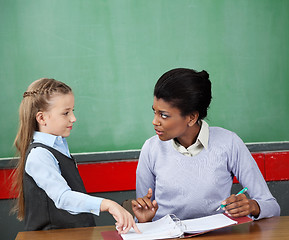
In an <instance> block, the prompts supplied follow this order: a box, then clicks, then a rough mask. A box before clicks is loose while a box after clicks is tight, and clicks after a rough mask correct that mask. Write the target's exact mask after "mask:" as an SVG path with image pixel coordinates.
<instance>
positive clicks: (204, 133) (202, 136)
mask: <svg viewBox="0 0 289 240" xmlns="http://www.w3.org/2000/svg"><path fill="white" fill-rule="evenodd" d="M201 122H202V125H201V130H200V132H199V135H198V138H197V140H199V141H200V142H201V144H202V145H203V146H204V148H205V149H208V143H209V125H208V123H207V122H205V121H204V120H201Z"/></svg>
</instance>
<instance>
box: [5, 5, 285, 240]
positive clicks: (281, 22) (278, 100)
mask: <svg viewBox="0 0 289 240" xmlns="http://www.w3.org/2000/svg"><path fill="white" fill-rule="evenodd" d="M288 9H289V1H287V0H278V1H272V0H255V1H251V0H236V1H232V0H218V1H215V0H182V1H178V0H138V1H135V0H99V1H94V0H86V1H82V0H73V1H71V0H61V1H58V0H49V1H47V0H25V1H21V0H10V1H5V0H0V49H1V54H0V65H1V68H0V69H1V70H0V84H1V94H0V101H1V105H0V111H1V118H0V131H1V134H0V165H1V162H5V161H6V160H7V159H4V158H8V159H10V158H11V157H13V156H14V154H15V150H14V149H13V148H12V144H13V140H14V137H15V135H16V132H17V127H18V113H17V111H18V106H19V104H20V102H21V99H22V94H23V92H24V91H25V90H26V88H27V86H28V85H29V84H30V83H31V82H32V81H34V80H36V79H39V78H41V77H51V78H55V79H57V80H60V81H64V82H65V83H67V84H68V85H70V86H71V87H72V88H73V90H74V94H75V99H76V105H75V115H76V117H77V122H76V124H75V126H74V128H73V130H72V134H71V136H70V137H69V139H68V142H69V145H70V150H71V152H72V153H80V154H83V155H85V154H86V153H88V156H91V154H93V153H98V152H104V153H106V152H107V151H118V150H123V151H125V152H129V150H133V149H140V148H141V146H142V144H143V143H144V141H145V139H147V138H148V137H150V136H152V135H153V134H154V132H153V128H152V124H151V121H152V117H153V115H152V110H151V105H152V92H153V87H154V84H155V82H156V81H157V79H158V78H159V77H160V76H161V75H162V74H163V73H164V72H165V71H167V70H169V69H172V68H175V67H188V68H195V69H196V70H203V69H205V70H207V71H208V72H209V74H210V79H211V81H212V84H213V101H212V104H211V107H210V109H209V113H208V118H207V119H206V120H207V121H208V123H209V124H210V125H212V126H213V125H215V126H221V127H224V128H227V129H229V130H232V131H234V132H236V133H237V134H238V135H239V136H240V137H241V138H242V139H243V141H244V142H246V143H248V142H253V143H256V142H263V143H265V144H266V143H268V142H270V143H271V142H277V143H278V144H279V143H280V144H282V143H283V142H284V141H285V142H287V141H289V129H288V124H287V119H288V118H289V111H288V102H289V81H288V78H289V68H288V61H289V54H288V42H289V29H288V27H287V26H288V24H289V11H288ZM286 149H287V150H288V148H286ZM286 149H282V150H286ZM271 150H272V151H275V150H276V151H279V150H280V149H278V148H276V149H271ZM271 150H270V151H271ZM109 156H111V155H109ZM86 160H87V159H86ZM111 160H113V158H109V157H108V158H106V159H105V160H104V161H111ZM286 161H287V160H286ZM4 165H5V164H3V166H4ZM280 169H282V165H280ZM286 169H288V168H285V170H286ZM283 170H284V168H283ZM235 186H236V188H237V187H238V184H237V183H236V184H235V185H234V186H233V187H235ZM268 186H269V188H270V190H271V191H272V193H273V195H274V196H276V197H277V198H278V199H281V200H280V201H281V204H282V206H284V207H283V209H285V211H284V210H283V212H282V214H286V215H288V209H289V208H288V199H287V198H286V197H287V196H288V194H287V195H286V194H285V195H284V191H285V190H286V191H288V180H285V181H284V180H280V179H279V180H276V181H269V182H268ZM2 190H3V188H0V192H2ZM233 190H234V189H233ZM233 192H235V191H233ZM91 194H95V195H98V196H104V197H108V198H112V199H114V200H116V201H118V202H122V201H123V200H125V199H127V198H131V197H133V196H134V190H126V191H108V192H98V193H91ZM279 203H280V202H279ZM11 204H12V200H11V199H3V200H1V201H0V220H1V230H0V232H1V235H0V239H13V238H15V236H16V234H17V231H21V230H23V224H22V223H19V222H17V221H16V219H15V216H9V214H8V212H9V209H10V206H11ZM97 223H98V225H107V224H111V223H112V219H111V216H109V215H106V214H104V215H102V217H101V218H98V219H97Z"/></svg>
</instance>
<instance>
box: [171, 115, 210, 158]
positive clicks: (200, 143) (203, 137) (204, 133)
mask: <svg viewBox="0 0 289 240" xmlns="http://www.w3.org/2000/svg"><path fill="white" fill-rule="evenodd" d="M208 142H209V125H208V124H207V123H206V122H205V121H204V120H201V129H200V132H199V134H198V137H197V139H196V142H195V143H193V144H192V145H191V146H189V147H188V148H185V147H184V146H182V145H181V144H180V143H179V142H177V141H176V140H175V139H173V141H172V143H173V146H174V148H175V149H176V150H177V151H179V152H180V153H182V154H184V155H187V156H194V155H196V154H198V153H199V152H200V151H201V150H202V149H203V148H205V149H208Z"/></svg>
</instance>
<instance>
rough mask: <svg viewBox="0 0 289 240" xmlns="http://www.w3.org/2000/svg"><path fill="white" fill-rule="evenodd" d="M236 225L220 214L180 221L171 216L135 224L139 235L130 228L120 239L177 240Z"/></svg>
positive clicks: (236, 222)
mask: <svg viewBox="0 0 289 240" xmlns="http://www.w3.org/2000/svg"><path fill="white" fill-rule="evenodd" d="M242 219H243V220H242V221H241V223H244V222H250V221H252V219H250V218H248V217H245V220H244V218H242ZM238 223H239V222H238V221H235V220H232V219H231V218H229V217H227V216H226V215H224V214H222V213H220V214H215V215H212V216H207V217H202V218H196V219H189V220H182V221H181V220H179V219H177V218H176V217H173V216H172V215H166V216H164V217H163V218H161V219H159V220H157V221H154V222H147V223H137V226H138V228H139V230H140V231H141V232H142V233H141V234H139V233H136V232H135V231H134V229H133V228H132V229H130V231H129V232H128V233H127V234H122V235H121V237H122V238H123V239H124V240H148V239H165V238H178V237H184V236H185V235H186V234H189V235H190V234H191V236H193V235H198V234H200V233H205V232H208V231H212V230H215V229H219V228H223V227H227V226H230V225H234V224H238Z"/></svg>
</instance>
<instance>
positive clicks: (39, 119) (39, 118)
mask: <svg viewBox="0 0 289 240" xmlns="http://www.w3.org/2000/svg"><path fill="white" fill-rule="evenodd" d="M36 121H37V122H38V124H39V126H46V123H45V117H44V113H43V112H41V111H39V112H38V113H36Z"/></svg>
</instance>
